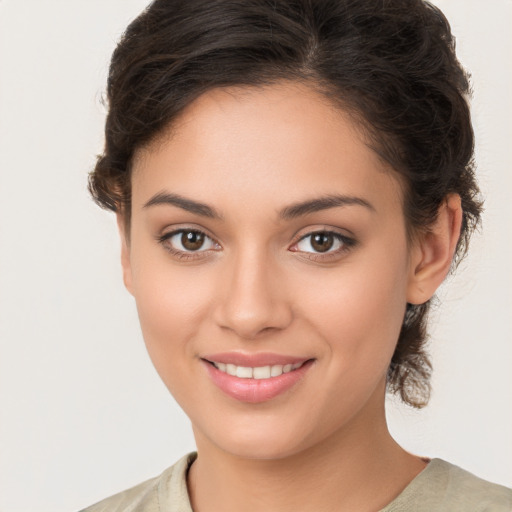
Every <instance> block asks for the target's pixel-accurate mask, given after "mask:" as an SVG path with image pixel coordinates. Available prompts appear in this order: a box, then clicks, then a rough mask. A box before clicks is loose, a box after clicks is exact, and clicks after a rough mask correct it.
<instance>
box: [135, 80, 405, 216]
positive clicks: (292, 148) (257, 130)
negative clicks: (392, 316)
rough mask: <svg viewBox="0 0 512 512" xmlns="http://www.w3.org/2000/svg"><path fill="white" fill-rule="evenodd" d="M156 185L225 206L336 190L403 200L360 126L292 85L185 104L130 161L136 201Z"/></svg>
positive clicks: (220, 92) (226, 91)
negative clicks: (231, 200) (239, 200)
mask: <svg viewBox="0 0 512 512" xmlns="http://www.w3.org/2000/svg"><path fill="white" fill-rule="evenodd" d="M334 189H335V190H334ZM162 190H169V191H171V192H173V193H179V194H183V195H190V194H193V195H194V197H195V198H196V199H198V200H201V201H204V202H211V201H215V200H216V199H219V200H220V201H223V202H224V204H225V206H226V207H227V206H229V201H228V199H229V194H230V193H231V194H236V195H237V196H238V197H245V198H246V200H247V204H250V203H251V202H254V203H255V205H256V207H257V208H262V207H263V206H264V205H266V204H268V205H269V207H273V208H275V207H276V206H279V205H278V204H277V203H280V202H281V203H282V202H286V201H288V202H289V201H298V200H302V199H303V198H304V196H305V195H307V194H309V195H312V194H313V195H315V194H316V195H325V194H330V193H333V192H335V193H339V194H346V195H362V194H364V195H365V196H367V197H369V198H373V200H378V201H380V200H383V199H384V200H386V201H387V202H390V203H397V201H398V203H400V204H401V199H400V198H401V191H400V187H399V183H398V178H397V175H396V173H395V172H393V171H392V170H391V169H390V168H389V166H387V165H386V164H385V163H384V162H383V161H382V160H381V159H380V157H379V156H378V155H377V154H376V153H375V152H374V151H373V150H372V149H370V147H369V146H368V145H367V143H366V141H365V139H364V136H363V134H362V130H361V129H360V127H359V125H358V124H356V123H355V122H354V121H353V120H352V119H351V118H350V117H349V115H348V114H347V113H346V112H344V111H342V110H340V109H339V108H336V107H334V106H333V104H332V103H330V102H329V101H328V100H327V99H326V98H325V96H324V95H322V94H320V93H318V92H316V91H315V90H313V89H312V88H310V87H307V86H305V85H302V84H298V83H288V82H285V83H278V84H274V85H270V86H265V87H259V88H255V87H236V88H234V87H232V88H223V89H214V90H211V91H209V92H207V93H205V94H203V95H202V96H201V97H199V98H198V99H197V100H195V101H194V102H193V103H192V104H190V105H189V106H188V107H187V108H186V109H185V110H184V112H183V113H182V115H181V116H180V118H179V119H178V120H177V121H176V122H175V123H173V125H172V127H170V128H169V129H167V131H165V132H164V133H163V134H162V135H161V136H160V137H159V138H157V139H156V140H155V141H154V142H152V143H151V144H150V145H148V146H147V147H145V148H142V149H141V150H139V151H137V153H136V155H135V158H134V165H133V203H134V206H136V205H137V204H142V202H143V201H144V200H147V199H148V198H149V197H150V196H151V195H152V194H154V193H156V192H159V191H162Z"/></svg>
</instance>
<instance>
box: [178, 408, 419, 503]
mask: <svg viewBox="0 0 512 512" xmlns="http://www.w3.org/2000/svg"><path fill="white" fill-rule="evenodd" d="M370 410H372V408H370ZM373 411H375V408H373ZM371 416H372V417H368V415H365V414H362V415H359V417H358V418H355V419H354V420H353V421H352V423H351V424H350V425H346V426H344V428H343V429H341V430H339V431H337V432H334V433H333V434H332V435H331V436H329V437H328V438H327V439H325V440H324V441H323V442H322V443H319V444H317V445H315V446H314V447H310V448H308V449H305V450H301V451H300V452H297V453H295V454H292V455H290V456H287V457H283V458H279V459H272V460H261V459H246V458H241V457H237V456H236V455H233V454H230V453H227V452H226V451H224V450H222V449H220V448H219V447H217V446H215V445H213V444H212V443H211V442H210V441H208V440H207V439H206V438H204V436H202V434H201V433H200V432H197V431H196V432H195V436H196V442H197V448H198V458H197V460H196V461H195V462H194V464H193V465H192V467H191V469H190V471H189V475H188V486H189V494H190V497H191V502H192V506H193V510H194V512H212V511H217V510H223V511H225V512H231V511H233V512H234V511H239V510H244V511H245V512H260V511H267V510H279V511H280V512H288V511H290V512H291V511H296V510H322V511H326V512H328V511H334V510H336V511H339V510H351V511H354V512H356V511H357V512H359V511H361V512H366V511H375V510H379V509H381V508H383V507H384V506H386V505H387V504H388V503H390V502H391V501H392V500H393V499H394V498H395V497H396V496H397V495H398V494H399V493H400V492H401V491H402V490H403V489H404V488H405V487H406V486H407V484H408V483H409V482H410V481H411V480H412V479H413V478H414V477H415V476H416V475H417V474H418V473H419V472H421V471H422V470H423V469H424V467H425V463H424V462H423V461H421V459H419V458H418V457H415V456H412V455H411V454H409V453H407V452H405V451H404V450H403V449H402V448H401V447H400V446H399V445H398V444H397V443H396V442H395V441H394V440H393V439H392V437H391V435H390V434H389V431H388V428H387V425H386V420H385V413H384V407H383V406H382V410H381V411H379V413H378V414H375V412H373V413H372V414H371Z"/></svg>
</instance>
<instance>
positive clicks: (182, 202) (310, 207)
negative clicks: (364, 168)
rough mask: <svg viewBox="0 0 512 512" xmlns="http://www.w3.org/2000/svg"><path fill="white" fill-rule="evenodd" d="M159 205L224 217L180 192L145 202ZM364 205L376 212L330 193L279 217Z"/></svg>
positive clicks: (296, 205)
mask: <svg viewBox="0 0 512 512" xmlns="http://www.w3.org/2000/svg"><path fill="white" fill-rule="evenodd" d="M158 205H171V206H177V207H178V208H181V209H182V210H185V211H187V212H190V213H194V214H196V215H200V216H201V217H208V218H210V219H218V220H220V219H222V215H221V214H220V213H219V212H217V210H215V208H213V207H211V206H208V205H207V204H205V203H200V202H198V201H194V200H192V199H187V198H185V197H183V196H180V195H178V194H171V193H168V192H159V193H158V194H156V195H154V196H153V197H152V198H151V199H150V200H149V201H148V202H147V203H145V204H144V208H149V207H151V206H158ZM354 205H356V206H362V207H364V208H367V209H368V210H370V211H372V212H375V208H374V207H373V206H372V204H371V203H369V202H368V201H366V200H365V199H362V198H360V197H355V196H346V195H328V196H323V197H319V198H316V199H309V200H306V201H301V202H299V203H294V204H291V205H289V206H286V207H285V208H283V209H282V210H281V211H280V212H279V217H281V218H282V219H285V220H290V219H295V218H297V217H301V216H303V215H308V214H311V213H315V212H319V211H322V210H328V209H330V208H339V207H342V206H354Z"/></svg>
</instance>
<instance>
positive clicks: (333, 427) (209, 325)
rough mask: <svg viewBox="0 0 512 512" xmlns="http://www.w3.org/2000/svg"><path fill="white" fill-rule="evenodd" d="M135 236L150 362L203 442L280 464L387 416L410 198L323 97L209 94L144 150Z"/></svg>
mask: <svg viewBox="0 0 512 512" xmlns="http://www.w3.org/2000/svg"><path fill="white" fill-rule="evenodd" d="M130 230H131V232H130V241H129V243H128V245H127V246H126V243H125V247H124V250H123V265H124V271H125V282H126V284H127V286H128V288H129V290H130V291H131V293H132V294H133V295H134V297H135V299H136V302H137V307H138V311H139V316H140V322H141V325H142V331H143V334H144V339H145V342H146V345H147V348H148V351H149V354H150V356H151V358H152V360H153V363H154V365H155V367H156V369H157V371H158V373H159V374H160V376H161V378H162V379H163V381H164V383H165V384H166V386H167V387H168V388H169V390H170V391H171V393H172V394H173V395H174V397H175V398H176V400H177V401H178V402H179V404H180V405H181V406H182V408H183V409H184V411H185V412H186V414H187V415H188V416H189V417H190V419H191V421H192V424H193V427H194V430H195V433H196V437H198V438H199V439H201V442H202V443H203V444H204V443H209V444H210V445H211V446H215V447H217V448H220V449H222V450H224V451H226V452H229V453H232V454H236V455H238V456H243V457H251V458H281V457H285V456H287V455H292V454H295V453H298V452H300V451H301V450H306V449H308V448H311V447H313V446H315V445H317V444H319V443H322V442H325V441H329V439H332V436H344V435H345V434H347V433H348V432H350V431H352V432H353V431H354V429H353V428H352V427H354V426H355V425H358V432H360V433H361V435H363V436H364V435H365V429H371V428H374V427H375V421H380V420H382V421H383V417H384V412H383V403H384V389H385V380H386V371H387V368H388V365H389V362H390V359H391V356H392V354H393V350H394V347H395V344H396V341H397V339H398V335H399V331H400V327H401V323H402V318H403V315H404V310H405V305H406V302H407V296H408V286H409V279H410V278H409V276H410V274H411V262H410V252H409V251H408V246H407V241H406V230H405V221H404V216H403V212H402V196H401V188H400V185H399V183H398V181H397V179H396V177H395V175H394V173H393V172H392V171H390V170H389V169H387V168H386V167H385V165H384V164H383V163H382V161H381V160H379V158H378V157H377V156H376V154H375V153H374V152H373V151H372V150H371V149H369V148H368V147H367V146H366V145H365V143H364V142H363V139H362V137H361V135H360V132H359V131H358V130H357V129H356V127H355V125H354V124H353V123H352V122H351V121H350V120H349V118H348V117H347V116H346V115H344V114H343V113H340V112H339V111H338V110H335V109H333V108H332V107H331V106H329V105H328V104H327V103H326V101H325V99H324V98H323V97H322V96H320V95H318V94H317V93H316V92H314V91H313V90H311V89H309V88H306V86H303V85H298V84H292V83H281V84H278V85H272V86H267V87H265V88H259V89H256V88H245V89H242V88H238V89H235V88H231V89H225V90H213V91H210V92H208V93H207V94H204V95H203V96H202V97H200V98H199V99H198V100H196V101H195V102H194V103H193V104H192V105H190V106H189V107H188V109H187V110H186V111H185V112H184V114H183V115H182V117H181V118H180V121H179V122H178V123H177V124H176V125H175V127H174V130H173V131H172V133H171V132H168V133H167V134H166V136H164V137H161V138H160V139H159V140H158V141H156V142H154V143H153V144H151V145H150V146H148V147H147V148H145V149H143V150H140V151H139V152H138V153H137V154H136V157H135V161H134V168H133V204H132V218H131V228H130ZM232 374H234V375H232Z"/></svg>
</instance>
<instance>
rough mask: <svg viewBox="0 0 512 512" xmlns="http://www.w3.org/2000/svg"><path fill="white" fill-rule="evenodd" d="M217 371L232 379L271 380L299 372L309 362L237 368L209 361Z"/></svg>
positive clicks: (228, 364)
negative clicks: (295, 371)
mask: <svg viewBox="0 0 512 512" xmlns="http://www.w3.org/2000/svg"><path fill="white" fill-rule="evenodd" d="M208 362H209V363H210V364H211V365H213V366H214V367H215V368H217V370H220V371H221V372H223V373H226V374H228V375H231V376H232V377H238V378H240V379H271V378H273V377H279V376H281V375H283V373H290V372H292V371H294V370H298V369H299V368H300V367H301V366H303V365H304V364H305V363H306V362H307V361H302V362H300V363H294V364H274V365H269V366H256V367H251V366H237V365H235V364H231V363H218V362H215V361H208Z"/></svg>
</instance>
